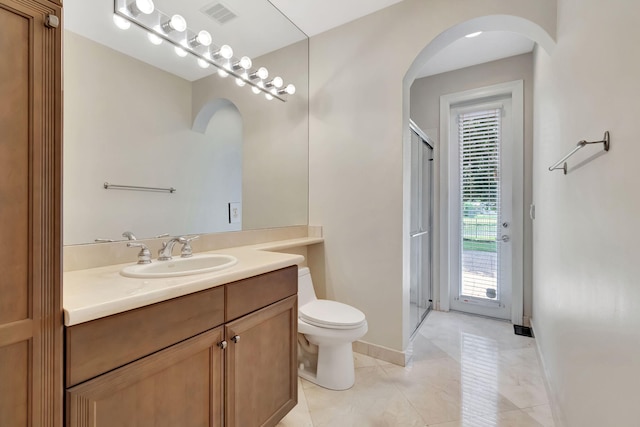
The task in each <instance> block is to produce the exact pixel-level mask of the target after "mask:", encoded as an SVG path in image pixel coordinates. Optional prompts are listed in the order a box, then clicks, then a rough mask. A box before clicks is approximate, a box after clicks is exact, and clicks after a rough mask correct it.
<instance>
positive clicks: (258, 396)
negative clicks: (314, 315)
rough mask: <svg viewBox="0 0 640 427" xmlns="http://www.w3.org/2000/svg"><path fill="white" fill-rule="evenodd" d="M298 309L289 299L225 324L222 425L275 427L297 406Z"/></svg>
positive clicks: (293, 298)
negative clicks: (224, 396)
mask: <svg viewBox="0 0 640 427" xmlns="http://www.w3.org/2000/svg"><path fill="white" fill-rule="evenodd" d="M296 274H297V272H296ZM297 308H298V300H297V297H296V296H292V297H289V298H287V299H285V300H282V301H280V302H278V303H276V304H272V305H270V306H268V307H266V308H264V309H262V310H260V311H257V312H255V313H252V314H249V315H247V316H244V317H241V318H240V319H238V320H235V321H233V322H231V323H228V324H227V325H225V335H226V337H227V339H228V340H229V341H228V342H229V344H228V347H227V354H226V358H227V359H226V362H227V363H226V366H225V379H226V385H227V398H226V411H225V413H226V425H227V426H237V427H244V426H274V425H276V424H277V423H278V421H280V420H281V419H282V418H283V417H284V416H285V415H286V414H287V413H288V412H289V411H290V410H291V409H293V407H294V406H296V404H297V403H298V396H297V395H298V389H297V384H298V380H297V379H298V371H297V349H298V342H297V333H298V330H297V329H298V328H297V326H298V311H297Z"/></svg>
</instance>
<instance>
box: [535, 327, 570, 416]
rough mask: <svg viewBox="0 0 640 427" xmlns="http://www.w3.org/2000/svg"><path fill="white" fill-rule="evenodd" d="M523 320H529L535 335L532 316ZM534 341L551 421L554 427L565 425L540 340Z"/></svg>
mask: <svg viewBox="0 0 640 427" xmlns="http://www.w3.org/2000/svg"><path fill="white" fill-rule="evenodd" d="M525 321H528V322H529V324H530V325H531V330H532V331H533V336H534V337H537V336H538V334H537V332H536V328H535V323H534V321H533V318H525ZM535 343H536V355H537V356H538V363H540V366H541V367H542V377H543V380H544V387H545V389H546V390H547V396H548V397H549V406H551V414H552V415H553V422H554V424H555V426H556V427H566V425H567V423H566V422H565V418H564V414H563V412H562V409H561V408H560V405H559V403H558V402H559V401H558V398H557V394H556V392H555V388H554V386H553V381H551V377H550V376H549V371H548V370H547V365H546V364H545V361H544V357H543V355H542V351H541V350H540V341H538V339H537V338H536V339H535Z"/></svg>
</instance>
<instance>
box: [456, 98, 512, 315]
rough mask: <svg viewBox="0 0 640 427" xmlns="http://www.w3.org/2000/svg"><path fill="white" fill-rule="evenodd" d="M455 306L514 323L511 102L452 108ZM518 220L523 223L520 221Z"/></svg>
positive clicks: (501, 101) (496, 101)
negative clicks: (511, 320) (512, 300)
mask: <svg viewBox="0 0 640 427" xmlns="http://www.w3.org/2000/svg"><path fill="white" fill-rule="evenodd" d="M450 117H451V125H450V131H451V134H450V139H449V141H450V146H449V149H450V150H451V151H450V154H451V156H450V159H451V160H452V161H451V163H450V168H449V173H450V175H449V180H450V184H451V186H450V188H451V189H452V190H453V194H450V197H451V212H450V215H451V216H450V221H451V223H450V237H451V240H450V245H451V262H452V269H451V276H450V294H449V295H450V307H451V309H453V310H459V311H464V312H468V313H474V314H480V315H484V316H491V317H496V318H502V319H511V317H512V311H511V299H512V298H511V297H512V286H513V284H512V277H513V275H512V266H513V250H512V249H513V248H512V237H511V230H512V226H513V223H514V217H513V212H512V205H513V203H512V199H513V197H512V196H513V189H512V181H513V173H514V172H516V173H522V171H521V170H517V171H514V168H513V157H512V150H513V144H514V143H513V138H511V135H512V134H513V132H512V108H511V98H510V97H509V98H503V99H498V100H492V101H491V102H486V101H484V102H481V103H475V104H474V103H468V102H467V103H465V104H464V105H462V106H456V105H454V106H452V108H451V115H450ZM516 222H519V221H516Z"/></svg>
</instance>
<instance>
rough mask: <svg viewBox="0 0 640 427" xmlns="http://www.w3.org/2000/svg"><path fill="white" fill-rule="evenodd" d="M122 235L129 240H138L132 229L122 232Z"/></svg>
mask: <svg viewBox="0 0 640 427" xmlns="http://www.w3.org/2000/svg"><path fill="white" fill-rule="evenodd" d="M122 237H126V238H127V240H138V239H136V236H135V234H133V232H132V231H125V232H124V233H122Z"/></svg>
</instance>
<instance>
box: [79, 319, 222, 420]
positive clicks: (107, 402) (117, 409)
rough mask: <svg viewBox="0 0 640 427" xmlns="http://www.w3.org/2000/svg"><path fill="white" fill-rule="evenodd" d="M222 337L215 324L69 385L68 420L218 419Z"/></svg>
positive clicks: (220, 401)
mask: <svg viewBox="0 0 640 427" xmlns="http://www.w3.org/2000/svg"><path fill="white" fill-rule="evenodd" d="M222 338H223V328H222V327H218V328H216V329H213V330H211V331H207V332H205V333H202V334H200V335H198V336H196V337H193V338H191V339H188V340H186V341H183V342H181V343H179V344H175V345H173V346H171V347H169V348H167V349H165V350H162V351H160V352H157V353H154V354H152V355H150V356H147V357H144V358H142V359H140V360H138V361H136V362H133V363H130V364H128V365H125V366H123V367H122V368H119V369H116V370H115V371H112V372H108V373H106V374H104V375H101V376H99V377H97V378H95V379H93V380H90V381H87V382H85V383H82V384H80V385H78V386H76V387H74V388H72V389H70V390H69V391H68V394H67V407H68V409H69V410H68V413H67V424H68V425H69V426H95V427H125V426H157V427H163V426H166V427H175V426H181V427H203V426H220V425H222V421H223V418H222V403H223V384H224V383H223V359H224V357H223V356H224V353H223V351H222V350H221V349H220V347H218V343H219V342H221V341H222Z"/></svg>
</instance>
